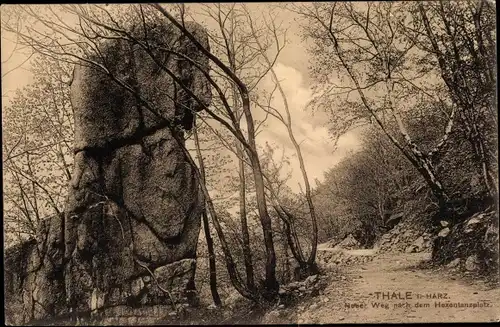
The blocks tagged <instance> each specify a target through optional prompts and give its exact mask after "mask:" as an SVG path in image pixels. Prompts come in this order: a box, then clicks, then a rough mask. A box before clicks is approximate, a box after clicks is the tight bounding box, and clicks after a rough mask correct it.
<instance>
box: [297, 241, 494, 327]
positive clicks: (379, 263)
mask: <svg viewBox="0 0 500 327" xmlns="http://www.w3.org/2000/svg"><path fill="white" fill-rule="evenodd" d="M329 250H331V249H325V248H322V249H320V251H329ZM343 251H345V252H348V253H350V254H351V255H374V254H375V251H373V250H343ZM429 256H430V253H387V254H380V255H376V256H375V258H374V260H373V261H370V262H368V263H365V264H362V265H355V266H348V267H343V268H341V270H340V273H336V272H334V271H330V272H327V273H330V274H331V276H330V282H329V285H328V286H327V288H326V289H325V290H324V295H323V296H320V297H319V302H318V300H315V301H314V302H311V303H309V304H306V305H305V306H304V309H303V310H299V313H298V317H297V319H298V323H299V324H301V323H319V324H323V323H325V324H326V323H362V322H365V323H383V322H386V323H397V322H408V323H412V322H451V321H453V322H480V321H483V322H486V321H499V320H500V308H499V306H500V301H499V299H500V289H498V288H495V289H489V288H488V287H487V286H486V285H485V284H484V283H482V282H479V281H477V282H474V284H470V283H467V282H466V281H464V280H457V279H453V278H452V277H449V276H444V275H442V274H439V273H438V272H436V271H435V270H430V269H429V270H422V269H419V268H416V266H417V265H418V264H419V263H420V262H422V261H424V260H428V259H429ZM339 277H340V278H339ZM377 292H380V293H377ZM439 303H440V304H445V305H446V303H459V305H460V304H465V303H467V304H469V305H472V304H475V305H476V307H445V306H438V305H437V304H439ZM419 305H420V306H419ZM424 305H428V306H424Z"/></svg>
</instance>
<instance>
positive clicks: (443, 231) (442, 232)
mask: <svg viewBox="0 0 500 327" xmlns="http://www.w3.org/2000/svg"><path fill="white" fill-rule="evenodd" d="M450 231H451V230H450V228H448V227H446V228H443V229H441V230H440V231H439V233H438V237H446V236H448V234H449V233H450Z"/></svg>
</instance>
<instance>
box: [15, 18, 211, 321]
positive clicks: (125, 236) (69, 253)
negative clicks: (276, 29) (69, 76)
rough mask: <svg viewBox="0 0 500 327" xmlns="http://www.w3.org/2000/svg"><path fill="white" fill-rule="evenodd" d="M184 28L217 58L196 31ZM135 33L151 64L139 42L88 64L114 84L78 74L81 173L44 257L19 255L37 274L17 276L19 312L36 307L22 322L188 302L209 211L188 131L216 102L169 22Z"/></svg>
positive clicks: (84, 67) (188, 46)
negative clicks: (21, 295) (204, 213)
mask: <svg viewBox="0 0 500 327" xmlns="http://www.w3.org/2000/svg"><path fill="white" fill-rule="evenodd" d="M132 25H133V24H132ZM186 28H187V29H188V30H189V31H190V32H191V33H192V34H193V35H194V36H195V37H196V38H197V40H198V41H199V42H200V43H201V44H202V45H204V46H205V47H207V48H208V37H207V35H206V32H205V31H204V30H203V29H202V28H201V27H200V26H199V25H197V24H194V23H186ZM130 33H131V35H133V36H135V37H137V39H138V40H139V43H141V42H142V43H143V44H146V42H147V44H148V46H149V47H150V48H149V49H152V50H151V51H152V54H153V56H151V55H150V54H148V53H147V52H146V51H145V50H144V48H142V47H141V45H140V44H138V42H136V43H132V42H128V41H125V40H120V39H115V40H109V41H107V42H106V43H104V44H103V45H102V46H101V48H100V52H101V53H102V58H97V57H90V58H88V59H89V60H91V61H95V62H97V63H99V64H102V65H103V66H106V69H107V71H108V73H111V74H112V75H113V76H112V77H110V76H109V75H108V73H106V72H104V71H103V70H100V69H96V67H95V66H93V65H89V64H88V63H86V62H82V63H81V65H78V66H76V67H75V70H74V74H73V82H72V85H71V101H72V105H73V109H74V115H75V117H74V119H75V168H74V172H73V175H72V180H71V183H70V186H69V195H68V201H67V207H66V212H65V215H64V219H60V218H61V217H58V218H57V219H53V220H54V221H57V223H56V224H52V225H54V226H55V225H57V226H56V227H54V226H51V227H50V233H47V235H49V242H48V243H46V244H45V245H44V246H45V250H44V251H45V252H44V253H42V254H43V255H40V251H37V250H36V248H37V246H38V245H37V244H32V243H30V244H28V245H26V246H25V247H27V248H26V249H25V248H22V249H18V250H17V251H14V252H15V253H14V254H13V255H12V257H16V259H15V260H14V261H15V262H17V263H18V265H24V266H30V267H33V266H38V268H37V270H36V272H35V273H31V272H29V273H24V271H23V273H21V274H16V273H15V272H12V273H11V274H10V276H11V277H10V278H11V280H13V281H14V280H19V281H20V282H18V284H23V285H18V286H13V288H17V289H23V290H24V292H25V293H26V294H27V297H26V298H30V300H26V301H28V302H26V301H22V302H24V305H25V306H26V305H29V306H31V307H30V308H25V310H26V312H29V314H27V317H26V318H24V319H23V320H24V321H26V320H30V319H41V318H47V317H50V316H56V315H59V314H62V313H65V312H70V313H72V314H74V315H80V314H89V313H91V312H103V311H104V312H105V311H106V310H108V309H107V308H114V309H113V310H114V311H113V312H116V307H124V308H130V307H138V306H142V307H144V306H150V305H157V304H166V303H169V302H171V301H174V302H178V301H186V300H188V299H189V291H190V290H191V289H192V288H193V283H194V269H195V263H196V244H197V240H198V235H199V229H200V215H201V210H202V206H203V199H202V196H201V193H199V191H198V181H197V179H196V177H195V175H194V171H193V169H192V167H191V166H190V165H189V163H188V162H187V160H186V158H185V156H184V153H183V147H184V141H183V130H186V129H190V128H191V127H192V121H193V111H199V110H201V109H203V108H204V106H206V105H208V104H209V103H210V99H211V94H210V85H209V84H208V81H207V80H206V78H205V76H204V75H203V73H201V71H200V70H199V69H198V68H196V67H195V65H194V64H192V63H191V62H190V61H189V60H186V59H185V58H182V56H186V57H189V58H191V59H192V60H194V61H196V62H197V65H199V66H200V67H203V68H204V69H206V70H208V59H207V58H206V57H205V56H203V55H201V53H200V51H199V50H198V49H197V47H196V46H195V45H194V44H193V43H192V42H191V41H190V40H189V39H188V38H187V37H186V36H185V35H183V34H182V33H181V32H180V31H179V30H178V29H177V28H175V27H174V26H171V25H168V24H165V23H164V21H163V20H162V21H161V22H160V21H159V22H158V23H157V24H154V26H151V27H150V28H149V27H148V31H147V33H144V30H143V29H142V22H140V23H139V24H137V25H135V26H134V25H133V26H132V27H131V32H130ZM145 36H146V37H147V39H145ZM158 49H160V50H158ZM168 50H172V51H168ZM179 54H180V55H179ZM160 64H161V66H159V65H160ZM162 67H164V68H166V69H162ZM167 70H168V71H167ZM175 80H177V82H180V83H182V84H184V85H185V86H187V87H189V88H190V89H191V90H192V91H193V94H194V96H195V97H196V98H197V99H198V100H195V98H194V97H193V96H192V94H189V93H187V92H185V91H184V89H183V88H182V87H181V86H179V84H178V83H176V82H175ZM172 124H174V125H175V126H176V127H175V129H172V128H171V127H172ZM47 230H48V229H47ZM31 261H37V262H31ZM40 267H41V268H40ZM25 268H26V267H25ZM23 269H24V268H23ZM45 285H48V286H50V288H46V287H45ZM34 289H37V290H36V292H35V291H34ZM40 289H41V291H40ZM35 293H37V294H39V295H37V296H35V297H33V296H32V294H35ZM35 300H37V301H38V302H40V303H39V304H40V305H38V304H34V303H31V302H33V301H35ZM30 301H31V302H30ZM37 305H38V306H39V307H40V308H43V309H33V308H36V307H37ZM124 310H126V309H124Z"/></svg>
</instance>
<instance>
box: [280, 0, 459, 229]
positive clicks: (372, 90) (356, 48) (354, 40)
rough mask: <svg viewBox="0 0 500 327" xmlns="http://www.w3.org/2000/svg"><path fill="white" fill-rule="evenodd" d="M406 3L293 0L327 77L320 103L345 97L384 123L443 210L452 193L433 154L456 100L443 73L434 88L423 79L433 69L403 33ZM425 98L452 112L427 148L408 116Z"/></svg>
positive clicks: (320, 73)
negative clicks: (426, 68)
mask: <svg viewBox="0 0 500 327" xmlns="http://www.w3.org/2000/svg"><path fill="white" fill-rule="evenodd" d="M405 8H406V7H405V6H404V4H403V3H397V4H396V3H370V2H368V3H335V4H318V3H315V4H308V5H294V6H291V7H290V10H293V11H294V12H297V13H298V14H299V15H301V16H302V17H303V18H304V19H305V21H306V23H307V24H304V26H303V27H304V28H303V30H304V35H305V36H306V37H308V38H309V39H311V40H312V41H313V42H314V47H313V49H311V54H312V55H313V56H314V57H315V58H316V60H317V62H316V64H315V66H314V68H313V74H314V75H315V76H316V79H317V80H318V81H319V82H320V83H325V84H326V85H327V86H326V87H325V88H324V89H322V90H318V92H319V93H320V94H321V98H322V99H321V100H322V101H321V102H320V105H321V106H323V107H326V108H332V107H331V106H332V105H338V100H339V99H341V100H342V102H341V103H342V106H343V107H344V108H345V109H347V110H350V111H352V112H354V113H355V116H358V117H362V118H363V119H366V120H368V121H372V122H374V123H375V124H376V125H378V127H379V128H380V129H381V130H382V131H383V132H384V133H385V135H386V136H387V137H388V138H389V140H390V141H391V143H392V144H393V145H394V146H395V147H396V148H398V149H399V150H400V151H401V153H402V154H403V155H404V156H405V157H406V158H407V159H408V160H409V161H410V162H411V164H412V165H413V166H414V167H415V169H416V170H417V171H418V172H419V173H420V175H421V176H422V177H423V178H424V179H425V181H426V183H427V185H428V186H429V188H430V189H431V190H432V192H433V194H434V196H435V198H436V200H437V205H438V207H439V208H440V210H442V211H443V210H445V208H446V203H447V201H448V195H447V194H446V191H445V189H444V186H443V184H442V183H441V181H440V180H439V178H438V176H437V172H436V167H435V159H436V157H437V156H438V154H442V151H444V150H445V145H446V143H447V140H448V138H449V135H450V133H451V131H452V127H453V123H454V120H455V112H456V106H455V105H454V104H453V103H451V102H450V101H449V99H448V98H447V97H446V96H445V95H443V92H442V87H439V86H440V84H439V81H438V83H436V84H437V85H436V84H434V90H435V91H434V92H430V91H427V90H426V87H424V85H426V84H427V85H429V79H431V80H432V77H433V76H432V74H429V73H427V72H426V74H422V73H421V72H419V71H418V65H417V64H416V58H418V56H419V52H418V50H417V49H416V46H415V40H414V39H412V38H409V37H407V36H406V34H405V33H404V25H405V19H406V17H407V13H406V12H405ZM338 81H340V83H342V85H339V84H338ZM424 90H425V91H424ZM422 99H426V100H427V101H430V100H432V101H434V102H436V103H439V104H440V105H441V110H443V112H444V114H445V115H446V116H447V117H448V122H447V123H446V125H445V126H444V128H443V129H444V132H443V133H442V135H441V137H440V138H438V139H437V140H436V141H435V145H434V146H432V147H430V148H429V149H426V148H425V147H423V146H421V145H419V144H417V143H416V142H415V140H414V138H413V136H412V135H411V134H410V132H409V129H408V127H407V123H406V122H405V120H407V119H411V115H412V113H411V108H412V106H414V105H415V103H418V101H421V100H422ZM337 110H340V108H339V107H337ZM391 126H396V127H397V128H396V130H397V131H398V134H399V135H395V134H394V133H392V132H391V129H392V128H391ZM438 220H439V219H438ZM436 223H437V222H436Z"/></svg>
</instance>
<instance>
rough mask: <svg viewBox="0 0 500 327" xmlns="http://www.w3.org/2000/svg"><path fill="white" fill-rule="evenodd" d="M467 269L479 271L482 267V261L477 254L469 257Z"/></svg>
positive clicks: (466, 264)
mask: <svg viewBox="0 0 500 327" xmlns="http://www.w3.org/2000/svg"><path fill="white" fill-rule="evenodd" d="M465 269H466V270H468V271H479V270H480V269H481V261H480V260H479V258H478V256H477V255H476V254H474V255H471V256H469V257H467V259H466V260H465Z"/></svg>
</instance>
